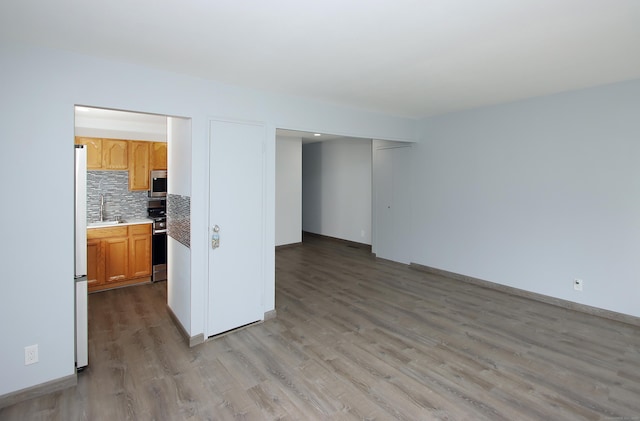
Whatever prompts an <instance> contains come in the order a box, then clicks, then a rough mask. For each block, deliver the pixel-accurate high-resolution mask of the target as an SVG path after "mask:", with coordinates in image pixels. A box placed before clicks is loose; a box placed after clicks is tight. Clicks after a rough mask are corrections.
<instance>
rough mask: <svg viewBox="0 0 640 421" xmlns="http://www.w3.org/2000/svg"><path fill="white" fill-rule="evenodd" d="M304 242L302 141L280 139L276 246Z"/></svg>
mask: <svg viewBox="0 0 640 421" xmlns="http://www.w3.org/2000/svg"><path fill="white" fill-rule="evenodd" d="M301 241H302V138H294V137H284V136H277V137H276V246H282V245H285V244H295V243H300V242H301Z"/></svg>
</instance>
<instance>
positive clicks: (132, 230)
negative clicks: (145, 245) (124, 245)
mask: <svg viewBox="0 0 640 421" xmlns="http://www.w3.org/2000/svg"><path fill="white" fill-rule="evenodd" d="M148 234H151V224H137V225H129V235H148Z"/></svg>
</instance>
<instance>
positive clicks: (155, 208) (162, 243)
mask: <svg viewBox="0 0 640 421" xmlns="http://www.w3.org/2000/svg"><path fill="white" fill-rule="evenodd" d="M166 209H167V206H166V200H165V199H149V205H148V207H147V213H148V215H149V218H151V219H153V227H152V228H153V229H152V237H151V238H152V243H151V265H152V275H151V281H152V282H158V281H164V280H166V279H167V215H166Z"/></svg>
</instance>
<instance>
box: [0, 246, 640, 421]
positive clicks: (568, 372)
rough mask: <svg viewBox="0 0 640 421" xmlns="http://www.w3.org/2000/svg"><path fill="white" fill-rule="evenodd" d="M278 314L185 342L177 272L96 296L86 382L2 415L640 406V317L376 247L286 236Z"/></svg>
mask: <svg viewBox="0 0 640 421" xmlns="http://www.w3.org/2000/svg"><path fill="white" fill-rule="evenodd" d="M276 272H277V281H276V285H277V288H276V289H277V294H276V309H277V318H276V319H273V320H269V321H267V322H265V323H262V324H257V325H254V326H250V327H248V328H245V329H242V330H239V331H237V332H233V333H231V334H228V335H226V336H223V337H220V338H216V339H213V340H211V341H208V342H206V343H205V344H203V345H200V346H197V347H195V348H192V349H189V348H188V347H187V346H186V345H185V343H184V341H183V339H182V338H181V337H180V335H179V333H178V330H177V329H176V328H175V326H174V325H173V324H172V322H171V320H170V318H169V316H168V314H167V312H166V309H165V308H166V304H165V303H166V284H165V283H158V284H150V285H142V286H136V287H130V288H125V289H120V290H113V291H107V292H102V293H98V294H92V295H91V296H90V301H89V305H90V366H89V368H88V369H87V370H86V371H85V372H83V373H80V374H79V375H78V379H79V381H78V385H77V386H76V387H73V388H70V389H66V390H63V391H59V392H56V393H52V394H50V395H47V396H43V397H40V398H36V399H32V400H29V401H26V402H22V403H19V404H16V405H13V406H10V407H7V408H4V409H1V410H0V419H1V420H65V421H66V420H152V419H153V420H182V419H193V420H209V419H211V420H214V419H220V420H225V419H242V420H245V419H246V420H263V419H289V420H314V419H319V420H322V419H331V420H342V419H345V420H346V419H376V420H388V419H401V420H432V419H434V420H435V419H441V420H640V328H638V327H634V326H631V325H626V324H623V323H619V322H614V321H609V320H605V319H601V318H598V317H595V316H590V315H585V314H581V313H577V312H573V311H570V310H565V309H561V308H557V307H553V306H550V305H547V304H542V303H539V302H534V301H529V300H527V299H523V298H518V297H514V296H510V295H507V294H504V293H501V292H497V291H493V290H489V289H485V288H481V287H477V286H473V285H469V284H465V283H462V282H460V281H453V280H449V279H447V278H444V277H440V276H435V275H428V274H425V273H422V272H418V271H414V270H410V269H408V268H407V267H406V266H404V265H400V264H395V263H391V262H386V261H380V260H376V259H375V258H373V257H371V255H370V254H369V253H368V252H367V251H365V250H361V249H357V248H353V247H350V246H348V245H346V244H344V243H340V242H334V241H330V240H326V239H320V238H317V237H305V243H304V245H302V246H299V247H292V248H286V249H281V250H278V251H277V252H276Z"/></svg>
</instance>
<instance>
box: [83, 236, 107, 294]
mask: <svg viewBox="0 0 640 421" xmlns="http://www.w3.org/2000/svg"><path fill="white" fill-rule="evenodd" d="M103 283H104V253H103V252H102V240H87V285H88V286H89V288H91V287H95V286H97V285H102V284H103Z"/></svg>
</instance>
